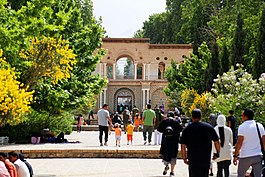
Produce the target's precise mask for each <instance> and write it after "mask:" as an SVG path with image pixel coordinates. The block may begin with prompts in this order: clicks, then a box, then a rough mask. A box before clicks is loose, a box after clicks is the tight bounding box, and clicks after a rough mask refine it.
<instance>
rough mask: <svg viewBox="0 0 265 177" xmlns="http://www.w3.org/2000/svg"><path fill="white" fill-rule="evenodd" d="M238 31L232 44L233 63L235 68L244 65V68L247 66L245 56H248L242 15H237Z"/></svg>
mask: <svg viewBox="0 0 265 177" xmlns="http://www.w3.org/2000/svg"><path fill="white" fill-rule="evenodd" d="M236 25H237V26H236V30H235V35H234V38H233V43H232V52H231V61H232V63H233V66H234V67H236V64H237V63H239V64H243V65H244V66H246V65H247V63H245V60H244V55H245V54H246V50H245V32H244V30H243V25H244V22H243V19H242V14H241V13H239V14H238V15H237V20H236Z"/></svg>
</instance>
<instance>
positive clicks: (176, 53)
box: [95, 38, 192, 112]
mask: <svg viewBox="0 0 265 177" xmlns="http://www.w3.org/2000/svg"><path fill="white" fill-rule="evenodd" d="M101 47H102V48H104V49H106V51H107V54H106V55H105V56H104V57H103V58H102V60H101V61H100V63H99V64H98V65H97V67H96V70H95V73H99V74H100V75H101V76H102V77H105V78H107V79H108V84H107V86H106V87H105V88H104V89H103V92H102V93H101V94H100V95H99V97H98V102H97V108H96V109H98V108H101V107H102V105H103V104H104V103H107V104H109V109H110V110H111V111H113V112H116V111H118V112H120V111H122V110H124V108H125V107H127V108H128V109H129V110H131V109H132V107H133V106H134V105H135V106H136V107H138V108H139V110H143V109H145V106H146V104H148V103H150V104H151V105H152V107H154V106H156V105H157V106H164V107H165V106H166V105H167V104H166V103H167V97H166V95H165V93H164V92H163V89H164V87H166V86H167V80H166V79H164V77H163V75H164V72H165V69H166V68H167V67H168V66H170V65H171V60H175V61H176V62H177V63H179V62H181V61H182V60H183V57H182V56H183V55H186V56H190V52H192V46H191V45H189V44H150V39H149V38H104V39H103V45H102V46H101Z"/></svg>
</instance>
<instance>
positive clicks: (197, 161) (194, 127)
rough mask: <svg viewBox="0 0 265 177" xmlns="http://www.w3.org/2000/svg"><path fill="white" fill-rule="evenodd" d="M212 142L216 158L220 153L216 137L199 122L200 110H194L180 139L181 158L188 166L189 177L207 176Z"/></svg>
mask: <svg viewBox="0 0 265 177" xmlns="http://www.w3.org/2000/svg"><path fill="white" fill-rule="evenodd" d="M212 141H213V142H214V145H215V148H216V152H217V153H216V154H215V158H217V157H219V152H220V143H219V138H218V135H217V134H216V132H215V130H214V128H213V127H212V126H211V125H210V124H208V123H204V122H201V110H200V109H194V110H193V111H192V123H191V124H189V125H188V126H187V127H186V128H185V129H184V130H183V132H182V136H181V138H180V144H181V152H182V158H183V160H184V163H185V164H187V165H189V177H208V176H209V168H210V162H211V151H212ZM186 148H187V149H186ZM187 150H188V153H187Z"/></svg>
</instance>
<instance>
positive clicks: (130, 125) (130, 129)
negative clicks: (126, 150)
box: [126, 120, 134, 145]
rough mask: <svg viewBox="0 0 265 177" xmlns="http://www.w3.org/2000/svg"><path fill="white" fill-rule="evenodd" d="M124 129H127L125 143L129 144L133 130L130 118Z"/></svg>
mask: <svg viewBox="0 0 265 177" xmlns="http://www.w3.org/2000/svg"><path fill="white" fill-rule="evenodd" d="M126 130H127V145H129V142H130V141H131V144H132V139H133V130H134V126H133V124H132V121H131V120H129V121H128V125H127V127H126Z"/></svg>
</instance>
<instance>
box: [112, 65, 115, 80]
mask: <svg viewBox="0 0 265 177" xmlns="http://www.w3.org/2000/svg"><path fill="white" fill-rule="evenodd" d="M112 74H113V80H115V79H116V64H115V63H114V64H113V65H112Z"/></svg>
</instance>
